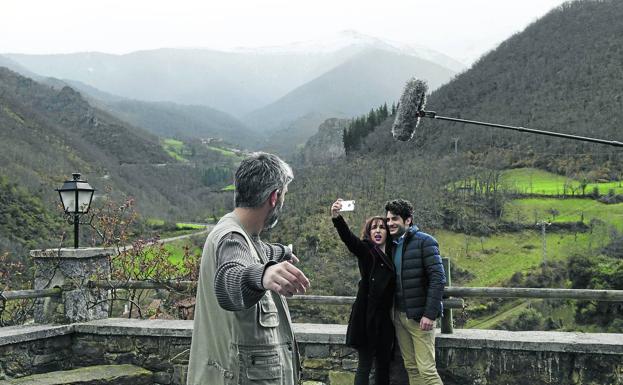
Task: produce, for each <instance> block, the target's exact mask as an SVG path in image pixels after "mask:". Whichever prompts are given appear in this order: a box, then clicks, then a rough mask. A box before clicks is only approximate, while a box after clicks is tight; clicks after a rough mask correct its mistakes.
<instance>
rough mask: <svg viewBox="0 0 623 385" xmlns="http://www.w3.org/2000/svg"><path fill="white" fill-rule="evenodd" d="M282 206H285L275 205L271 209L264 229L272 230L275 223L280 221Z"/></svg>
mask: <svg viewBox="0 0 623 385" xmlns="http://www.w3.org/2000/svg"><path fill="white" fill-rule="evenodd" d="M282 208H283V206H275V207H274V208H273V209H272V210H271V212H270V213H268V216H267V217H266V219H265V220H264V230H270V229H272V228H273V227H275V225H277V222H279V216H280V215H281V209H282Z"/></svg>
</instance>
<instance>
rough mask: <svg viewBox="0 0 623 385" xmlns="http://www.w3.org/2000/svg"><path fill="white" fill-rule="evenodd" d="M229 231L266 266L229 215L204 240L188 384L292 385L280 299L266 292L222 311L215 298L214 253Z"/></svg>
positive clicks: (287, 324)
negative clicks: (239, 306) (245, 305)
mask: <svg viewBox="0 0 623 385" xmlns="http://www.w3.org/2000/svg"><path fill="white" fill-rule="evenodd" d="M231 232H236V233H239V234H241V235H243V236H244V238H245V239H246V241H247V243H248V244H249V247H250V249H251V252H252V254H253V256H254V257H255V259H256V261H257V263H261V264H265V263H267V262H268V261H267V259H266V256H265V255H264V253H263V252H262V250H257V249H256V248H255V245H254V243H253V242H252V241H251V239H250V238H249V236H248V234H247V233H246V232H245V230H244V229H243V227H242V225H241V224H240V222H239V221H238V218H237V216H236V215H235V214H234V213H233V212H232V213H229V214H227V215H225V216H224V217H223V218H221V220H220V221H219V222H218V224H217V225H216V226H215V227H214V229H213V230H212V232H210V234H209V235H208V238H207V239H206V243H205V246H204V248H203V255H202V258H201V268H200V277H199V282H198V285H197V303H196V306H195V320H194V325H193V336H192V342H191V348H190V360H189V365H188V379H187V384H188V385H200V384H201V385H226V384H227V385H231V384H248V383H251V382H252V383H253V384H264V385H270V384H279V385H294V384H296V383H298V379H299V375H300V365H299V355H298V350H297V347H296V342H295V340H294V333H293V331H292V321H291V319H290V312H289V311H288V306H287V303H286V301H285V298H284V297H282V296H281V295H279V294H277V293H275V292H272V291H270V290H267V291H266V293H265V294H264V296H263V297H262V299H261V300H260V301H259V302H258V303H257V304H255V305H254V306H252V307H250V308H249V309H245V310H241V311H235V312H233V311H227V310H224V309H223V308H222V307H221V306H220V305H219V304H218V301H217V299H216V294H215V292H214V277H215V272H216V248H217V246H218V244H219V241H220V240H221V238H222V237H223V236H225V235H227V234H229V233H231Z"/></svg>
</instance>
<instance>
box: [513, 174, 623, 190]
mask: <svg viewBox="0 0 623 385" xmlns="http://www.w3.org/2000/svg"><path fill="white" fill-rule="evenodd" d="M501 182H502V184H503V185H504V186H505V187H506V188H508V189H509V190H510V191H514V192H517V193H520V194H538V195H582V188H581V183H580V181H578V180H576V179H571V178H567V177H564V176H562V175H558V174H554V173H551V172H548V171H543V170H538V169H534V168H518V169H512V170H506V171H504V172H503V173H502V178H501ZM594 188H597V189H598V191H599V194H601V195H606V194H608V193H610V192H611V191H612V192H613V193H615V194H622V193H623V184H622V182H621V181H615V182H606V183H588V184H586V187H585V188H584V193H585V194H587V195H588V194H592V193H593V190H594Z"/></svg>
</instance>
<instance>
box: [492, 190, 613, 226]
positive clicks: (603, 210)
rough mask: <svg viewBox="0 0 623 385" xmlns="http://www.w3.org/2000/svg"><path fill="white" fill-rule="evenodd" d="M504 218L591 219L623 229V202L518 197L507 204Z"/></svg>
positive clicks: (527, 221)
mask: <svg viewBox="0 0 623 385" xmlns="http://www.w3.org/2000/svg"><path fill="white" fill-rule="evenodd" d="M502 219H504V220H505V221H507V222H517V223H522V224H533V223H536V222H540V221H543V220H545V221H548V222H552V223H555V222H558V223H560V222H579V221H582V222H584V223H585V224H590V223H591V221H601V222H604V223H609V224H611V225H612V226H614V227H615V228H616V229H617V230H619V231H623V203H617V204H605V203H601V202H598V201H595V200H592V199H578V198H569V199H553V198H527V199H515V200H513V201H511V202H509V203H507V204H506V205H505V206H504V210H503V215H502Z"/></svg>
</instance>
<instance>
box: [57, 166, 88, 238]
mask: <svg viewBox="0 0 623 385" xmlns="http://www.w3.org/2000/svg"><path fill="white" fill-rule="evenodd" d="M72 176H73V180H66V181H65V183H63V187H61V188H59V189H56V191H58V194H59V195H60V197H61V203H63V209H64V210H65V213H66V214H70V215H71V214H73V216H74V247H75V248H76V249H77V248H78V239H79V238H78V226H79V224H80V215H82V214H86V213H88V212H89V206H91V200H92V199H93V192H95V189H94V188H93V187H91V185H89V184H88V183H87V181H86V180H80V173H77V172H76V173H73V174H72Z"/></svg>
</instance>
